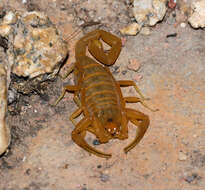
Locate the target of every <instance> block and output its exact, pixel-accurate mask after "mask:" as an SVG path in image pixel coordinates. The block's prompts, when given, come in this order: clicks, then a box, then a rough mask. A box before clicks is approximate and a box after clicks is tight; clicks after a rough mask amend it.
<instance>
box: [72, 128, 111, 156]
mask: <svg viewBox="0 0 205 190" xmlns="http://www.w3.org/2000/svg"><path fill="white" fill-rule="evenodd" d="M72 139H73V141H74V142H75V143H76V144H77V145H78V146H80V147H81V148H83V149H85V150H86V151H88V152H90V153H92V154H95V155H96V156H100V157H102V158H110V157H111V156H112V155H111V154H106V153H103V152H101V151H99V150H97V149H95V148H93V147H92V146H90V145H89V144H87V142H86V141H85V140H84V138H83V136H82V133H79V134H77V133H75V131H73V133H72Z"/></svg>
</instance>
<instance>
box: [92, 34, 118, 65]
mask: <svg viewBox="0 0 205 190" xmlns="http://www.w3.org/2000/svg"><path fill="white" fill-rule="evenodd" d="M96 33H98V35H97V36H98V38H96V39H93V40H90V42H89V43H88V50H89V52H90V53H91V55H92V56H93V57H95V58H96V59H97V60H98V61H99V62H101V63H103V64H105V65H112V64H114V63H115V61H116V59H117V58H118V56H119V54H120V51H121V47H122V41H121V39H120V38H118V37H117V36H115V35H113V34H111V33H109V32H106V31H104V30H96ZM100 38H101V39H102V40H103V41H104V42H105V43H107V44H108V45H110V46H111V48H110V50H109V52H108V53H105V51H104V49H103V45H102V43H101V41H100Z"/></svg>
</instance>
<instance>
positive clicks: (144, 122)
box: [124, 108, 149, 153]
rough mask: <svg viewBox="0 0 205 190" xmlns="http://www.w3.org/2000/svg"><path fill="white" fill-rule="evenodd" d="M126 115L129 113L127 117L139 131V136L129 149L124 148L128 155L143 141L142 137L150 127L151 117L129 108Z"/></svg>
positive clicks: (137, 135)
mask: <svg viewBox="0 0 205 190" xmlns="http://www.w3.org/2000/svg"><path fill="white" fill-rule="evenodd" d="M126 113H127V117H128V119H129V120H130V121H131V122H132V123H133V124H134V125H136V126H138V129H137V134H136V137H135V139H134V140H133V142H131V143H130V144H129V145H128V146H127V147H125V148H124V151H125V153H127V152H128V151H130V150H131V149H132V148H134V147H135V146H136V145H137V144H138V143H139V142H140V140H141V139H142V137H143V136H144V134H145V132H146V130H147V128H148V126H149V117H148V116H146V115H145V114H143V113H141V112H139V111H136V110H133V109H130V108H127V109H126Z"/></svg>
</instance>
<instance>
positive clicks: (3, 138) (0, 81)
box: [0, 59, 10, 155]
mask: <svg viewBox="0 0 205 190" xmlns="http://www.w3.org/2000/svg"><path fill="white" fill-rule="evenodd" d="M3 61H4V60H2V59H0V155H1V154H2V153H4V152H5V151H6V149H7V147H8V145H9V143H10V130H9V127H8V126H7V123H6V112H7V72H6V68H5V64H4V62H3Z"/></svg>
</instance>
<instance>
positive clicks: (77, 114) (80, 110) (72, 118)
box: [70, 108, 83, 125]
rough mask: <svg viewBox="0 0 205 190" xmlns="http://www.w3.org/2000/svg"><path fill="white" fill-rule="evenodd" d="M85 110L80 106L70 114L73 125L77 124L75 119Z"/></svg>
mask: <svg viewBox="0 0 205 190" xmlns="http://www.w3.org/2000/svg"><path fill="white" fill-rule="evenodd" d="M82 112H83V109H82V108H78V109H77V110H75V111H74V112H73V113H72V115H71V116H70V120H71V122H72V123H73V125H76V123H75V121H74V119H75V118H76V117H78V116H79V115H80V114H81V113H82Z"/></svg>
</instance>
